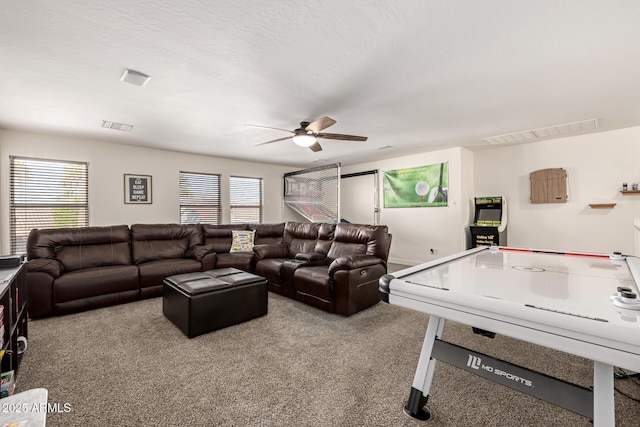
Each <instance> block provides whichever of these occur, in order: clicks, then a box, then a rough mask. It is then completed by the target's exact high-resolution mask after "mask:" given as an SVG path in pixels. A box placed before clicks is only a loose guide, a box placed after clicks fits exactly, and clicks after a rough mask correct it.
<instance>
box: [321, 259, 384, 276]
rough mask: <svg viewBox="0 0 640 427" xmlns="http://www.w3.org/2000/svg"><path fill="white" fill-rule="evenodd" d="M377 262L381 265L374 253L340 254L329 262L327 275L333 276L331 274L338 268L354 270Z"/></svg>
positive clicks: (338, 269)
mask: <svg viewBox="0 0 640 427" xmlns="http://www.w3.org/2000/svg"><path fill="white" fill-rule="evenodd" d="M378 264H381V265H382V264H383V262H382V260H381V259H380V258H378V257H377V256H374V255H365V254H358V255H348V256H341V257H339V258H336V259H335V260H333V262H332V263H331V264H329V276H330V277H333V275H334V274H335V273H336V272H337V271H340V270H355V269H358V268H365V267H371V266H372V265H378Z"/></svg>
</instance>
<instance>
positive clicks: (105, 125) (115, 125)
mask: <svg viewBox="0 0 640 427" xmlns="http://www.w3.org/2000/svg"><path fill="white" fill-rule="evenodd" d="M102 127H103V128H107V129H113V130H120V131H122V132H131V129H133V125H127V124H124V123H116V122H108V121H106V120H103V121H102Z"/></svg>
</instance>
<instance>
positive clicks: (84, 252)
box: [27, 225, 131, 271]
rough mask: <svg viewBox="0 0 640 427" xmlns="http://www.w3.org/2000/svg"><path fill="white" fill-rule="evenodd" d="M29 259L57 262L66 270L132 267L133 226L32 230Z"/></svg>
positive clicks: (28, 240) (28, 251) (28, 241)
mask: <svg viewBox="0 0 640 427" xmlns="http://www.w3.org/2000/svg"><path fill="white" fill-rule="evenodd" d="M27 258H28V259H29V260H31V259H34V258H49V259H56V260H58V261H60V263H62V265H63V267H64V269H65V271H74V270H80V269H83V268H92V267H103V266H110V265H128V264H131V250H130V243H129V227H127V226H126V225H114V226H105V227H78V228H50V229H46V228H45V229H40V230H36V229H34V230H31V233H29V238H28V239H27Z"/></svg>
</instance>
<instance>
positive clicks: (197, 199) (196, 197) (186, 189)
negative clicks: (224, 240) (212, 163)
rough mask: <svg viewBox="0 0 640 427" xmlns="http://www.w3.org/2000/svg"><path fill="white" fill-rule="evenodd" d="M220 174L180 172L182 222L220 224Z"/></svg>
mask: <svg viewBox="0 0 640 427" xmlns="http://www.w3.org/2000/svg"><path fill="white" fill-rule="evenodd" d="M220 211H221V208H220V175H216V174H206V173H194V172H180V224H200V223H202V224H220Z"/></svg>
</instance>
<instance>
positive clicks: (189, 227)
mask: <svg viewBox="0 0 640 427" xmlns="http://www.w3.org/2000/svg"><path fill="white" fill-rule="evenodd" d="M201 244H202V230H201V228H200V226H199V225H198V224H134V225H132V226H131V246H132V253H133V262H134V263H135V264H140V263H143V262H148V261H155V260H159V259H173V258H184V256H185V252H186V251H187V250H188V249H189V248H192V247H193V246H196V245H201Z"/></svg>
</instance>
